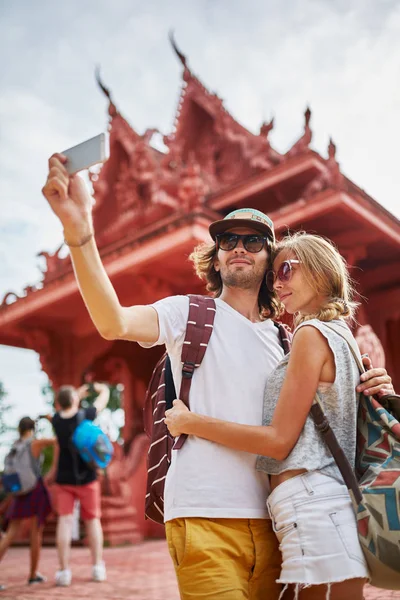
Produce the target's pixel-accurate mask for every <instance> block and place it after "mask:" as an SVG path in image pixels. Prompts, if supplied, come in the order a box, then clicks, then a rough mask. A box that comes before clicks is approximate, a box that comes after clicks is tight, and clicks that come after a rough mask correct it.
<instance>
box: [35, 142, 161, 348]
mask: <svg viewBox="0 0 400 600" xmlns="http://www.w3.org/2000/svg"><path fill="white" fill-rule="evenodd" d="M65 162H66V158H65V157H63V156H62V155H60V154H54V155H53V156H52V157H51V158H50V160H49V174H48V177H47V181H46V184H45V186H44V187H43V189H42V192H43V195H44V196H45V198H46V200H47V201H48V203H49V204H50V207H51V209H52V210H53V212H54V213H55V215H56V216H57V217H58V218H59V219H60V221H61V224H62V226H63V228H64V238H65V241H66V243H67V244H68V246H69V248H70V253H71V260H72V264H73V267H74V272H75V277H76V280H77V282H78V286H79V290H80V292H81V294H82V297H83V300H84V302H85V304H86V307H87V309H88V311H89V314H90V316H91V319H92V321H93V323H94V325H95V327H96V329H97V330H98V332H99V333H100V335H101V336H102V337H104V338H105V339H124V340H131V341H139V342H149V343H154V342H155V341H156V340H157V339H158V335H159V333H158V332H159V327H158V317H157V312H156V311H155V310H154V309H153V308H151V307H149V306H131V307H123V306H121V304H120V302H119V300H118V297H117V294H116V293H115V290H114V288H113V286H112V284H111V281H110V279H109V277H108V275H107V273H106V270H105V268H104V266H103V264H102V262H101V259H100V255H99V252H98V249H97V246H96V243H95V240H94V230H93V218H92V206H93V198H92V197H91V196H90V194H89V192H88V189H87V187H86V184H85V182H84V181H83V179H82V178H81V177H79V175H73V176H69V175H68V173H67V170H66V169H65V167H64V164H65Z"/></svg>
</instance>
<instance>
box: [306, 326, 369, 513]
mask: <svg viewBox="0 0 400 600" xmlns="http://www.w3.org/2000/svg"><path fill="white" fill-rule="evenodd" d="M305 324H306V323H304V325H305ZM324 325H326V326H327V327H328V328H329V329H330V330H331V331H334V332H335V333H337V334H338V335H340V336H341V337H342V338H343V339H345V340H346V342H347V344H348V345H349V348H350V350H351V353H352V355H353V357H354V359H355V361H356V363H357V366H358V368H359V370H360V372H361V373H364V371H365V368H364V365H363V363H362V358H361V354H360V350H359V348H358V345H357V342H356V341H355V339H354V338H353V336H352V334H351V332H350V331H349V330H348V329H347V327H345V326H341V325H337V324H335V323H328V322H324ZM301 326H302V325H300V327H301ZM310 414H311V416H312V418H313V421H314V423H315V427H316V428H317V430H318V431H319V432H320V434H321V436H322V438H323V440H324V442H325V444H326V445H327V446H328V448H329V450H330V452H331V454H332V456H333V458H334V459H335V462H336V464H337V466H338V469H339V471H340V473H341V474H342V477H343V480H344V482H345V484H346V486H347V488H348V489H349V490H350V491H351V492H352V493H353V497H354V500H355V502H356V504H357V505H358V504H360V502H361V501H362V494H361V491H360V488H359V485H358V482H357V479H356V476H355V474H354V471H353V469H352V467H351V465H350V463H349V461H348V459H347V457H346V455H345V453H344V452H343V450H342V448H341V446H340V444H339V442H338V441H337V437H336V435H335V433H334V431H333V430H332V429H331V426H330V425H329V421H328V419H327V417H326V415H325V413H324V409H323V407H322V404H321V400H320V399H319V396H318V393H317V394H316V395H315V398H314V400H313V404H312V406H311V409H310Z"/></svg>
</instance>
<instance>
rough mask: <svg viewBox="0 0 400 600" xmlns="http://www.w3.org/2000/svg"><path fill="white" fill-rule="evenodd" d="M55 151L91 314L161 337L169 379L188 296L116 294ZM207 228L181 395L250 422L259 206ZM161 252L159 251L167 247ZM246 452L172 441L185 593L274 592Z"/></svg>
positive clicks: (266, 310)
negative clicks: (200, 330)
mask: <svg viewBox="0 0 400 600" xmlns="http://www.w3.org/2000/svg"><path fill="white" fill-rule="evenodd" d="M65 160H66V159H65V157H63V156H61V155H54V156H52V157H51V159H50V161H49V175H48V179H47V182H46V184H45V186H44V188H43V194H44V196H45V197H46V199H47V200H48V202H49V204H50V206H51V208H52V210H53V211H54V213H55V214H56V215H57V216H58V218H59V219H60V221H61V223H62V225H63V228H64V237H65V241H66V243H67V244H68V245H69V247H70V253H71V258H72V261H73V264H74V271H75V275H76V278H77V281H78V285H79V288H80V291H81V293H82V296H83V298H84V301H85V303H86V306H87V307H88V310H89V313H90V315H91V318H92V320H93V323H94V325H95V326H96V328H97V330H98V331H99V333H100V334H101V335H102V336H103V337H104V338H106V339H110V340H113V339H123V340H130V341H138V342H140V343H141V344H142V345H145V346H147V347H150V346H154V345H158V344H160V345H163V344H165V345H166V348H167V350H168V353H169V354H170V357H171V365H172V372H173V375H174V380H175V387H176V389H179V385H180V381H181V362H180V358H181V349H182V344H183V338H184V332H185V329H186V322H187V316H188V310H189V299H188V297H186V296H176V297H172V298H166V299H164V300H161V301H159V302H156V303H155V304H154V305H150V306H131V307H123V306H121V304H120V302H119V300H118V297H117V295H116V293H115V290H114V288H113V287H112V285H111V282H110V280H109V278H108V275H107V273H106V271H105V269H104V267H103V265H102V263H101V260H100V256H99V253H98V250H97V247H96V244H95V240H94V231H93V221H92V207H93V199H92V198H91V196H90V195H89V193H88V191H87V188H86V185H85V183H84V182H83V180H82V179H81V178H80V177H79V176H72V177H70V176H69V175H68V173H67V171H66V169H65V167H64V163H65ZM240 217H241V218H240ZM210 230H211V235H212V237H213V239H214V241H215V240H216V239H218V244H219V246H218V248H217V245H216V244H215V243H213V244H211V245H208V246H207V247H206V248H205V249H201V250H198V251H196V252H195V253H194V256H193V260H194V262H195V264H196V267H197V272H198V274H199V275H200V276H201V277H203V278H205V279H206V281H207V282H208V284H209V287H208V289H209V291H211V292H214V294H215V295H216V296H217V297H216V305H217V311H216V317H215V322H214V332H213V334H212V336H211V339H210V343H209V346H208V348H207V352H206V354H205V358H204V361H203V363H202V365H201V366H200V368H199V369H198V370H197V371H196V372H195V375H194V378H193V384H192V387H191V392H190V403H191V407H192V408H193V409H194V410H196V411H198V412H200V413H203V414H209V415H211V416H216V417H219V418H222V419H224V418H225V419H227V420H229V419H233V418H234V419H235V420H237V421H238V422H245V423H247V424H249V425H261V423H262V410H263V393H264V388H265V383H266V380H267V377H268V375H269V374H270V373H271V372H272V370H273V369H274V368H275V366H276V365H277V364H278V363H279V362H280V360H281V359H282V358H283V350H282V348H281V344H280V341H279V337H278V330H277V328H276V327H275V326H274V325H273V323H272V321H271V317H274V316H275V315H277V304H276V303H275V302H274V300H273V299H272V295H271V294H269V293H268V290H267V289H266V286H265V283H264V281H265V272H266V270H267V267H268V258H269V253H270V250H271V246H272V245H273V243H274V232H273V225H272V222H271V220H270V219H269V218H268V217H267V216H266V215H264V214H263V213H260V212H259V211H255V210H252V209H247V210H243V211H239V212H235V213H234V214H232V215H228V218H226V219H224V220H221V221H218V222H216V223H213V224H212V225H211V227H210ZM227 232H229V235H228V236H223V237H222V238H216V236H217V235H222V234H225V233H227ZM164 253H165V259H166V260H168V249H165V251H164ZM132 285H134V280H133V281H132ZM188 291H189V290H188ZM368 376H369V377H370V381H369V382H368V383H363V384H362V388H363V389H365V388H367V387H368V388H369V389H372V390H373V391H376V390H378V389H381V390H386V389H391V387H390V378H389V377H388V376H387V374H386V371H385V370H384V369H374V370H372V371H371V372H370V373H369V375H368ZM255 463H256V456H255V455H251V454H248V453H246V452H241V451H238V450H234V449H229V448H226V447H224V446H223V445H218V444H212V443H210V442H207V441H205V440H199V439H198V438H190V437H189V438H188V440H187V442H186V444H185V446H184V447H183V448H182V450H179V451H178V452H173V453H172V464H171V468H170V469H169V472H168V475H167V480H166V487H165V521H166V533H167V539H168V545H169V548H170V553H171V556H172V559H173V562H174V565H175V568H176V573H177V577H178V583H179V588H180V593H181V598H183V599H184V600H186V599H188V598H190V599H192V600H194V599H201V598H204V599H205V598H220V599H221V600H224V599H226V600H228V599H229V600H232V599H235V600H236V599H238V598H243V599H251V600H258V599H260V600H261V599H264V598H269V599H270V600H274V599H277V598H278V597H279V594H280V592H281V589H282V585H281V584H277V583H276V580H277V579H278V576H279V573H280V567H281V556H280V552H279V547H278V543H277V540H276V537H275V534H274V532H273V529H272V525H271V521H270V520H269V518H268V513H267V510H266V506H265V499H266V496H267V493H268V489H269V487H268V486H269V483H268V476H267V475H266V474H265V473H261V472H256V470H255Z"/></svg>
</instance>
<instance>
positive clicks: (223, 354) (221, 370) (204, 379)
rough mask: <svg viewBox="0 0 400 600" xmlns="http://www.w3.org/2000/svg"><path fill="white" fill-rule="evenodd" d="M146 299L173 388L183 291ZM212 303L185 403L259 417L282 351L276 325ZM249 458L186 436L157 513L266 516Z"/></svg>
mask: <svg viewBox="0 0 400 600" xmlns="http://www.w3.org/2000/svg"><path fill="white" fill-rule="evenodd" d="M152 306H153V307H154V308H155V309H156V311H157V313H158V318H159V326H160V336H159V339H158V340H157V342H156V343H155V344H154V345H159V344H165V346H166V349H167V352H168V354H169V356H170V359H171V368H172V374H173V378H174V383H175V388H176V391H177V394H179V389H180V384H181V379H182V364H181V352H182V344H183V340H184V338H185V331H186V323H187V318H188V313H189V298H188V297H187V296H172V297H170V298H165V299H163V300H160V301H159V302H156V303H155V304H153V305H152ZM216 306H217V311H216V315H215V321H214V330H213V333H212V335H211V338H210V342H209V345H208V348H207V350H206V353H205V356H204V359H203V362H202V363H201V365H200V367H198V368H197V369H195V372H194V375H193V381H192V386H191V389H190V408H191V410H193V411H194V412H196V413H199V414H203V415H208V416H211V417H215V418H217V419H224V420H226V421H233V422H235V423H242V424H248V425H261V424H262V415H263V396H264V388H265V384H266V380H267V377H268V376H269V375H270V373H271V371H272V370H273V369H274V368H275V367H276V365H277V364H278V362H279V361H280V360H281V359H282V358H283V349H282V346H281V344H280V341H279V333H278V329H277V327H275V325H274V324H273V322H272V321H271V320H267V321H263V322H260V323H252V322H251V321H249V320H248V319H246V318H245V317H244V316H243V315H241V314H240V313H238V312H237V311H236V310H234V309H233V308H232V307H231V306H229V305H228V304H227V303H226V302H224V301H223V300H220V299H219V298H217V299H216ZM142 346H144V347H149V346H150V345H149V344H142ZM256 459H257V456H256V455H255V454H248V453H247V452H240V451H237V450H232V449H230V448H226V447H224V446H221V445H219V444H216V443H214V442H209V441H207V440H204V439H201V438H198V437H194V436H189V437H188V439H187V440H186V442H185V444H184V446H183V447H182V448H181V449H180V450H173V452H172V462H171V466H170V468H169V471H168V474H167V478H166V483H165V494H164V501H165V506H164V515H165V521H169V520H171V519H176V518H179V517H208V518H244V519H257V518H267V517H268V514H267V511H266V506H265V501H266V498H267V495H268V491H269V488H268V480H267V476H266V475H265V474H264V473H260V472H258V471H256V468H255V465H256Z"/></svg>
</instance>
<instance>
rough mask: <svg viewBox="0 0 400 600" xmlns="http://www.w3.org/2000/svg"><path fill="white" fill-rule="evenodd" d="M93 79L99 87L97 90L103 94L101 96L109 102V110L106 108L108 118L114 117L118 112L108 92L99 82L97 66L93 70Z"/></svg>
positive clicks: (98, 68) (100, 81)
mask: <svg viewBox="0 0 400 600" xmlns="http://www.w3.org/2000/svg"><path fill="white" fill-rule="evenodd" d="M95 78H96V82H97V85H98V86H99V88H100V89H101V91H102V92H103V94H104V95H105V96H106V97H107V98H108V100H109V102H110V105H109V108H108V112H109V114H110V116H115V115H116V114H117V112H118V111H117V109H116V106H115V104H114V102H113V100H112V97H111V92H110V90H109V89H108V88H107V87H106V86H105V85H104V83H103V82H102V80H101V77H100V67H99V65H97V66H96V69H95Z"/></svg>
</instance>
